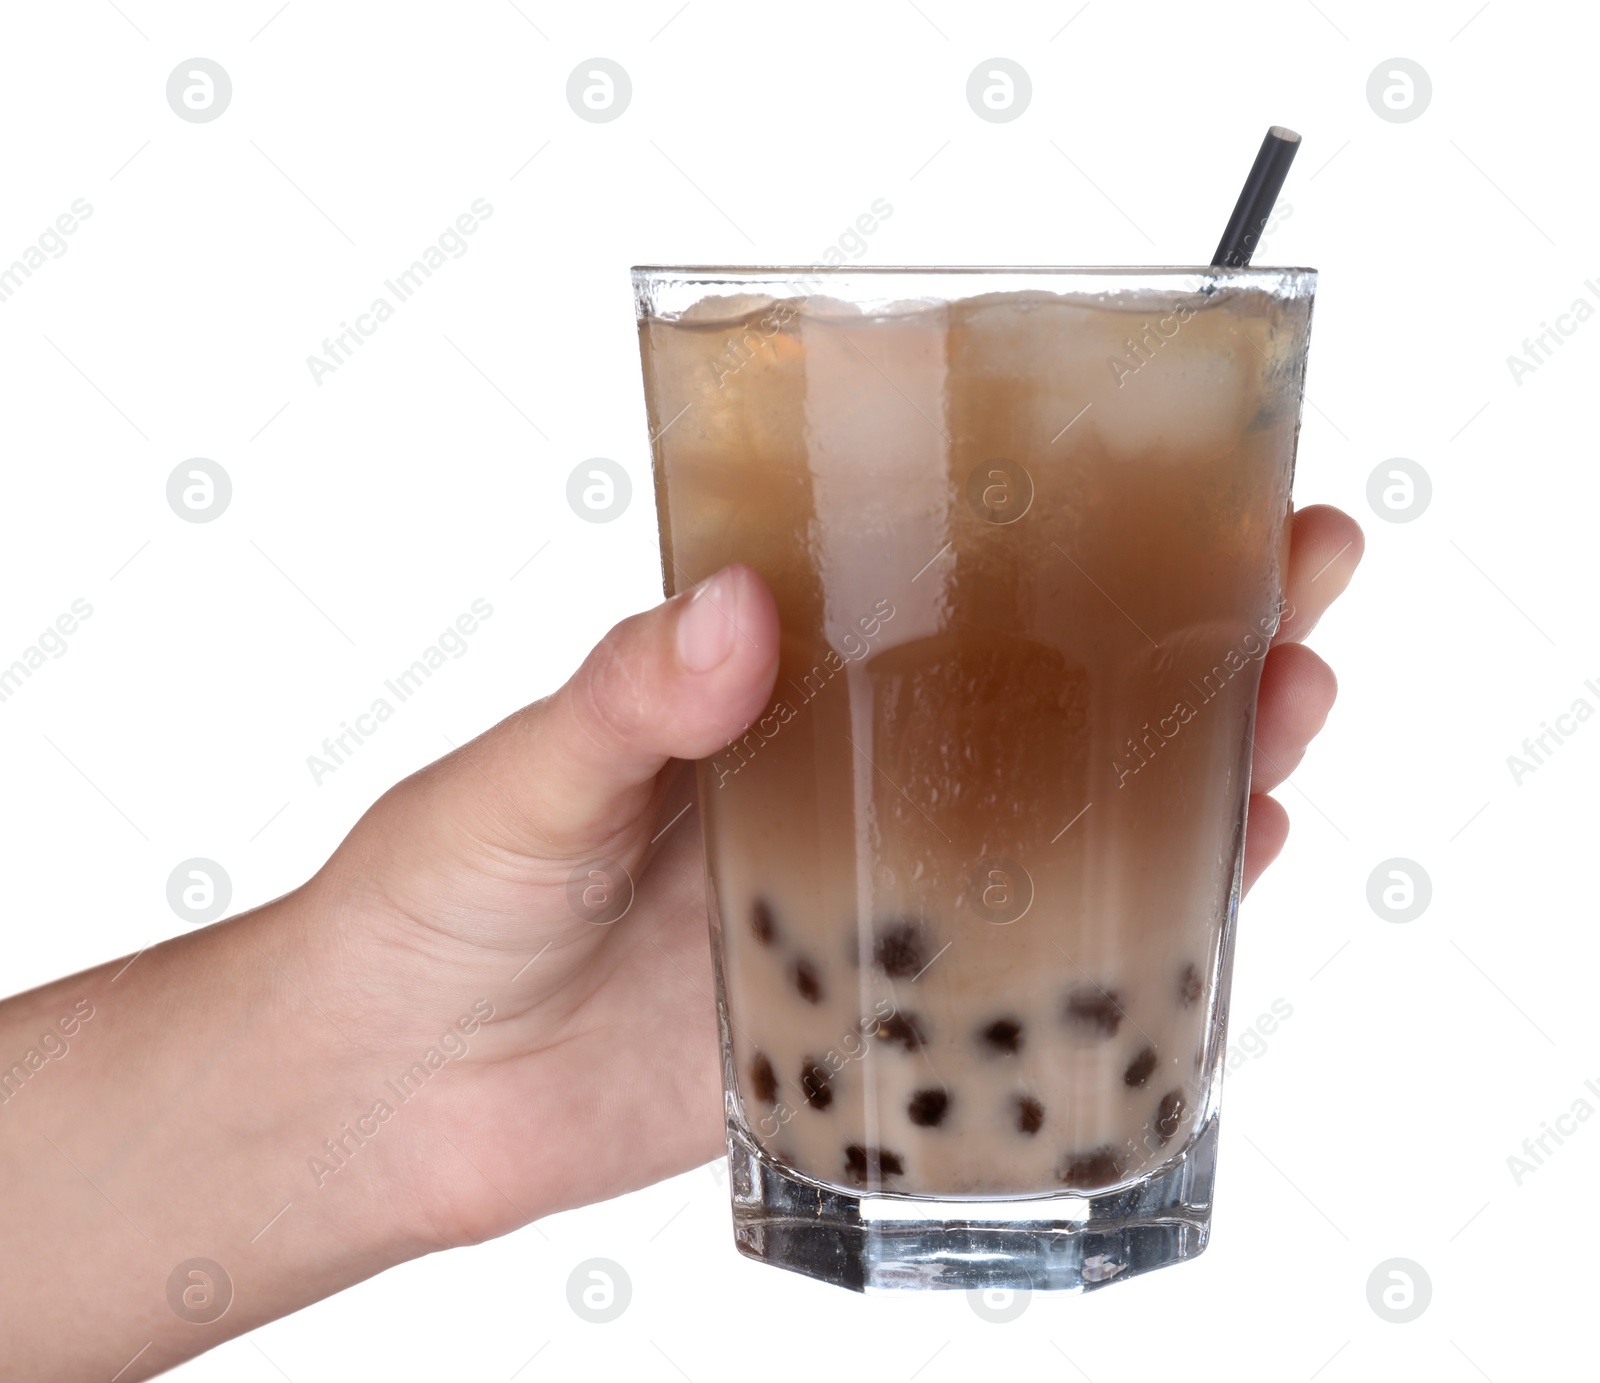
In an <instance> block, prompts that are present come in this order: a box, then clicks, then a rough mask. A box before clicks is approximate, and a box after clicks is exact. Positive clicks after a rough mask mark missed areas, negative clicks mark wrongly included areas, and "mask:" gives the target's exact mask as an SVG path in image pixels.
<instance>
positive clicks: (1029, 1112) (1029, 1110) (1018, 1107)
mask: <svg viewBox="0 0 1600 1383" xmlns="http://www.w3.org/2000/svg"><path fill="white" fill-rule="evenodd" d="M1012 1109H1013V1112H1014V1113H1015V1115H1016V1124H1017V1132H1018V1133H1025V1134H1027V1135H1028V1137H1030V1138H1031V1137H1033V1135H1034V1134H1036V1133H1037V1132H1038V1131H1039V1130H1040V1129H1041V1128H1043V1127H1044V1106H1043V1105H1042V1104H1040V1103H1039V1101H1038V1100H1036V1099H1034V1098H1033V1096H1032V1095H1018V1096H1017V1097H1016V1099H1015V1100H1014V1101H1013V1102H1012Z"/></svg>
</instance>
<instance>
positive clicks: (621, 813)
mask: <svg viewBox="0 0 1600 1383" xmlns="http://www.w3.org/2000/svg"><path fill="white" fill-rule="evenodd" d="M778 637H779V636H778V609H777V605H776V603H775V602H774V600H773V598H772V593H771V592H770V591H769V590H768V589H767V587H766V584H765V583H764V582H763V581H762V580H761V578H760V577H759V576H758V575H757V574H756V573H755V572H754V571H752V570H751V569H750V568H749V567H746V566H743V565H735V566H730V567H724V568H723V569H722V570H721V571H719V572H717V573H716V574H715V575H713V576H711V577H709V578H708V579H707V580H705V581H703V582H702V583H701V584H700V585H699V586H697V587H696V588H695V589H694V590H693V591H689V592H686V593H685V594H683V595H680V596H675V597H674V598H673V599H671V600H668V601H666V602H665V603H664V604H661V605H658V606H657V607H656V608H655V609H653V610H647V611H645V612H644V613H643V614H639V615H634V616H632V617H631V618H629V619H625V620H623V621H622V623H620V624H618V625H617V626H616V627H615V628H614V629H612V630H611V632H610V633H609V634H607V635H606V637H605V638H604V639H603V640H602V641H601V642H600V643H599V645H598V646H597V647H596V648H595V649H594V650H593V651H592V652H591V653H590V654H589V656H588V657H587V658H586V659H585V660H584V662H583V666H582V667H580V668H579V669H578V671H577V672H576V673H574V674H573V676H572V678H571V679H570V680H569V681H568V682H567V683H566V685H565V686H563V687H562V688H561V689H560V690H559V691H557V692H556V693H555V694H554V695H552V696H550V697H548V698H546V699H545V700H543V701H540V702H536V703H535V704H534V705H532V706H529V707H527V708H526V709H524V710H523V711H520V712H518V713H517V714H516V715H514V716H512V717H511V718H510V719H508V720H506V721H503V722H501V724H499V725H497V726H495V727H494V729H492V730H490V731H489V732H488V733H487V734H486V735H484V736H482V737H481V738H480V739H478V740H475V741H473V742H472V743H471V744H469V745H466V746H465V747H464V749H463V750H462V751H459V752H460V753H461V754H462V755H463V756H465V757H466V758H468V759H469V760H470V762H469V763H467V764H463V765H461V766H460V767H461V770H462V772H461V774H460V783H461V786H462V788H463V789H464V790H465V791H466V792H468V793H470V794H471V795H472V797H473V801H474V803H475V805H476V810H475V811H473V812H472V813H471V816H470V817H469V819H470V820H473V821H474V822H475V823H481V826H482V827H483V828H484V829H482V830H481V831H480V835H481V838H483V839H485V840H493V841H495V842H496V843H500V844H506V845H510V846H512V847H513V848H516V849H519V850H523V851H526V852H528V853H531V854H534V855H544V854H549V853H552V852H556V853H559V854H563V855H564V854H566V853H568V852H569V851H572V850H582V849H585V848H587V847H588V846H591V845H597V844H599V843H601V842H604V841H606V840H609V839H610V838H612V837H613V836H615V835H616V834H618V833H619V832H621V831H623V830H624V829H626V827H627V826H628V825H629V824H630V823H631V822H632V821H633V820H634V819H635V818H636V817H637V816H638V815H639V813H641V812H642V811H644V810H645V809H646V808H647V807H648V805H649V803H650V800H651V796H652V793H653V788H654V780H655V777H656V775H657V774H658V773H660V771H661V769H662V768H663V767H664V766H665V765H666V763H667V761H668V760H669V759H699V758H704V757H706V756H708V755H711V754H714V753H716V751H717V750H719V749H721V748H722V747H723V746H724V745H726V744H727V743H728V742H729V741H731V740H732V739H734V738H735V737H736V736H737V735H738V734H739V733H740V732H741V731H742V730H743V729H744V728H745V727H746V726H747V725H748V724H749V723H750V722H751V721H753V720H755V719H756V717H757V716H759V715H760V713H761V710H762V708H763V707H764V706H765V705H766V703H767V698H768V697H769V696H770V695H771V694H772V684H773V682H774V680H775V679H776V677H777V668H778ZM451 757H454V756H451ZM445 762H447V763H448V762H449V760H448V759H447V760H446V761H445ZM452 776H455V775H454V774H453V775H452ZM486 777H487V778H488V779H489V780H490V781H489V782H488V783H485V781H484V779H485V778H486ZM493 788H498V789H500V791H499V792H496V791H493V790H492V789H493ZM507 827H509V828H510V830H509V835H510V838H509V839H508V838H507V835H508V832H507V829H506V828H507Z"/></svg>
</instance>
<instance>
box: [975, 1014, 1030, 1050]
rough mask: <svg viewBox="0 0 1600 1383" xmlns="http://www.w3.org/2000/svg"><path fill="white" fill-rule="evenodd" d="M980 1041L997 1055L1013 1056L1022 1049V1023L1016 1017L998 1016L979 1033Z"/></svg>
mask: <svg viewBox="0 0 1600 1383" xmlns="http://www.w3.org/2000/svg"><path fill="white" fill-rule="evenodd" d="M978 1041H979V1042H981V1043H982V1044H983V1046H984V1048H985V1049H986V1050H987V1051H990V1052H993V1053H995V1054H996V1055H999V1056H1012V1055H1014V1054H1015V1053H1016V1052H1019V1051H1021V1050H1022V1023H1021V1022H1020V1020H1018V1019H1016V1018H996V1019H995V1020H994V1022H992V1023H990V1024H989V1025H988V1026H987V1027H985V1028H983V1029H982V1031H980V1032H979V1033H978Z"/></svg>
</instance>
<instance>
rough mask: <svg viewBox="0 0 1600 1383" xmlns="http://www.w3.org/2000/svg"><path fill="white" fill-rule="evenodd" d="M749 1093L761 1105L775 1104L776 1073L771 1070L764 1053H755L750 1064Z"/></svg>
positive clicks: (776, 1092)
mask: <svg viewBox="0 0 1600 1383" xmlns="http://www.w3.org/2000/svg"><path fill="white" fill-rule="evenodd" d="M750 1093H751V1094H752V1095H754V1096H755V1097H756V1098H757V1099H758V1100H760V1101H761V1103H762V1104H776V1103H777V1099H778V1073H777V1072H776V1071H774V1070H773V1069H772V1063H771V1062H770V1061H768V1060H767V1057H766V1054H765V1053H764V1052H757V1053H756V1055H755V1060H753V1061H752V1062H751V1063H750Z"/></svg>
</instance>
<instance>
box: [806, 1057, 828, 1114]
mask: <svg viewBox="0 0 1600 1383" xmlns="http://www.w3.org/2000/svg"><path fill="white" fill-rule="evenodd" d="M832 1081H833V1077H832V1075H831V1074H830V1073H829V1071H828V1068H827V1067H826V1066H824V1065H823V1064H822V1063H821V1062H820V1061H818V1060H817V1059H816V1058H815V1057H807V1058H806V1059H805V1061H804V1062H803V1063H802V1064H801V1067H800V1093H801V1094H802V1095H804V1096H805V1097H806V1103H807V1104H808V1105H810V1106H811V1107H812V1108H813V1109H826V1108H827V1107H828V1106H829V1105H831V1104H832V1103H833V1084H832Z"/></svg>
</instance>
